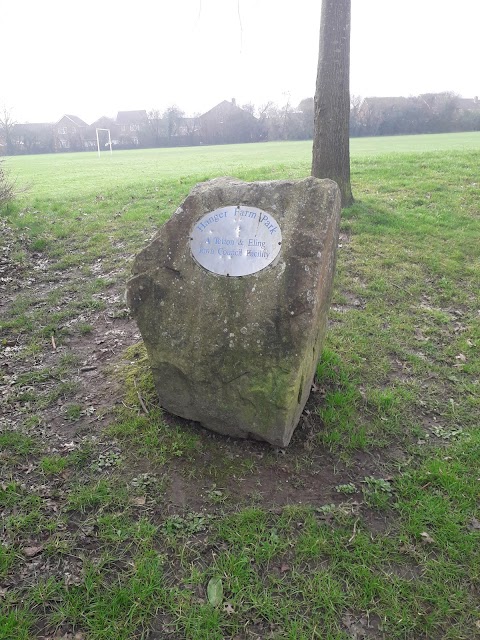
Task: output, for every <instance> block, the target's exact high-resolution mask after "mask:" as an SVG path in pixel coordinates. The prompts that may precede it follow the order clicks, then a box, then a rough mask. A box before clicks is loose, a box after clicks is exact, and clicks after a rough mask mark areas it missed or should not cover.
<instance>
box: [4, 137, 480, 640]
mask: <svg viewBox="0 0 480 640" xmlns="http://www.w3.org/2000/svg"><path fill="white" fill-rule="evenodd" d="M7 166H8V167H9V169H10V171H11V172H12V174H14V175H16V176H17V184H18V186H20V187H21V186H24V185H25V186H27V189H26V190H25V191H24V192H23V193H20V194H19V196H18V198H17V200H16V201H15V202H14V203H12V204H11V205H9V207H8V208H5V209H4V210H3V211H2V212H1V215H0V232H1V236H0V237H1V240H0V286H1V287H2V297H1V299H0V313H1V317H0V345H1V348H2V352H1V355H0V371H1V374H0V375H1V376H2V377H1V380H2V386H1V388H0V397H1V398H2V403H1V409H0V420H2V423H1V431H0V469H1V471H0V514H1V517H2V529H1V532H0V535H1V538H0V640H30V639H33V638H38V639H40V638H42V639H44V638H50V639H53V638H65V639H70V640H73V639H74V638H76V639H77V640H82V639H83V640H132V639H137V638H138V639H139V638H150V639H154V640H160V639H162V640H163V639H164V638H172V639H174V640H180V639H182V638H188V639H191V640H221V639H223V638H229V639H232V640H234V639H235V640H239V639H245V640H247V639H248V640H253V639H258V638H261V639H264V638H271V639H290V640H294V639H295V640H297V639H301V640H303V639H304V640H307V639H311V638H320V639H322V640H323V639H328V640H333V639H335V640H349V639H358V640H359V639H360V638H375V639H380V638H382V639H385V640H392V639H398V640H400V639H402V640H405V639H409V640H420V639H424V640H436V639H440V638H442V639H443V638H444V639H450V640H467V639H468V640H470V639H472V638H474V637H476V636H477V635H478V634H479V633H480V607H479V602H480V593H479V584H480V580H479V578H480V544H479V543H480V514H479V508H478V507H479V501H478V500H479V482H480V479H479V471H478V470H479V462H480V436H479V430H478V422H479V414H480V383H479V378H480V357H479V345H480V315H479V309H480V293H479V292H480V252H479V239H480V216H479V213H480V211H479V193H480V189H479V170H478V168H479V166H480V133H472V134H455V135H454V134H452V135H438V136H412V137H398V138H376V139H357V140H353V141H352V186H353V191H354V196H355V198H356V202H355V204H354V205H353V206H352V207H351V208H349V209H347V210H345V211H344V212H343V214H342V225H341V238H340V247H339V257H338V266H337V274H336V280H335V291H334V297H333V300H332V308H331V313H330V327H329V332H328V337H327V343H326V345H325V350H324V353H323V355H322V359H321V361H320V363H319V367H318V380H317V382H316V385H315V387H314V389H313V390H312V394H311V398H310V400H309V403H308V405H307V412H306V414H305V416H304V418H303V420H302V422H301V424H300V425H299V427H298V429H297V431H296V433H295V435H294V438H293V440H292V443H291V445H290V446H289V447H288V449H287V450H286V451H284V452H282V451H278V450H275V449H273V448H271V447H269V446H267V445H263V444H261V443H253V442H252V443H243V442H241V443H239V442H236V441H232V440H229V439H226V438H222V437H220V436H217V435H214V434H210V433H208V432H206V431H204V430H202V429H200V428H199V427H198V426H197V425H195V424H192V423H189V422H186V421H182V420H179V419H175V418H174V417H172V416H169V415H168V414H165V413H163V412H162V411H161V410H160V409H159V408H158V407H157V406H156V402H155V394H154V392H153V388H152V381H151V377H150V374H149V371H148V366H147V363H146V359H145V353H144V350H143V346H142V344H141V341H140V337H139V335H138V333H137V330H136V327H135V325H134V324H133V322H132V320H131V319H130V318H129V316H128V312H127V310H126V309H125V308H124V297H123V292H124V288H125V282H126V279H127V278H128V274H129V269H130V264H131V260H132V256H133V255H134V254H135V253H136V252H137V251H138V250H139V249H140V248H141V247H142V246H143V244H144V243H145V242H146V241H147V240H148V239H150V238H151V237H152V235H153V233H154V232H155V229H156V228H158V225H160V224H162V223H163V222H164V221H165V220H166V219H168V217H169V216H170V215H171V214H172V213H173V211H174V210H175V208H176V207H177V206H178V205H179V203H180V202H181V200H182V198H183V197H184V196H185V195H186V194H187V193H188V191H189V190H190V188H191V187H192V186H193V185H194V184H195V183H196V182H198V181H200V180H205V179H208V178H210V177H215V176H217V175H225V174H228V175H233V176H236V177H239V178H242V179H248V180H264V179H280V178H287V177H288V178H300V177H303V176H306V175H308V173H309V166H310V144H309V143H306V142H305V143H303V142H302V143H268V144H261V145H238V146H229V147H208V148H195V149H172V150H166V149H162V150H145V151H131V152H117V153H114V155H113V157H109V156H108V155H106V154H105V155H104V156H102V158H101V159H100V160H99V159H98V158H97V157H96V155H94V154H65V155H51V156H38V157H35V156H30V157H21V158H12V159H8V160H7Z"/></svg>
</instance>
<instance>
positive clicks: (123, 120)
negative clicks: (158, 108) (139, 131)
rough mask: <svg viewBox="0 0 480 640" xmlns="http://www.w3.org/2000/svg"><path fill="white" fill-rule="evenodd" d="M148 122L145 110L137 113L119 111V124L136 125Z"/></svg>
mask: <svg viewBox="0 0 480 640" xmlns="http://www.w3.org/2000/svg"><path fill="white" fill-rule="evenodd" d="M146 120H148V116H147V112H146V111H145V109H139V110H137V111H119V112H118V113H117V120H116V122H117V124H135V123H138V122H143V121H146Z"/></svg>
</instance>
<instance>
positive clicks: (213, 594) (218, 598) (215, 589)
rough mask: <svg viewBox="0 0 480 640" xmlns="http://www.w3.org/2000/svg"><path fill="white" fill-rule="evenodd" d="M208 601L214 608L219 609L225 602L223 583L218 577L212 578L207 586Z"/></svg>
mask: <svg viewBox="0 0 480 640" xmlns="http://www.w3.org/2000/svg"><path fill="white" fill-rule="evenodd" d="M207 596H208V601H209V602H210V604H211V605H212V607H218V606H219V605H220V604H222V600H223V583H222V579H221V578H219V577H218V576H216V577H214V578H211V579H210V581H209V583H208V585H207Z"/></svg>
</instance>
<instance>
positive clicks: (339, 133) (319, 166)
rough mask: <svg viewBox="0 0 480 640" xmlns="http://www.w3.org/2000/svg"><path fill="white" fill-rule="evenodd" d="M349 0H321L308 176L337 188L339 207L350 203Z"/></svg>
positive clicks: (351, 200)
mask: <svg viewBox="0 0 480 640" xmlns="http://www.w3.org/2000/svg"><path fill="white" fill-rule="evenodd" d="M350 15H351V0H322V19H321V23H320V51H319V55H318V70H317V86H316V92H315V117H314V133H313V162H312V175H313V176H315V177H316V178H330V179H331V180H334V181H335V182H336V183H337V184H338V186H339V187H340V191H341V194H342V207H348V206H349V205H350V204H352V202H353V196H352V189H351V186H350V140H349V134H350V131H349V125H350V89H349V79H350Z"/></svg>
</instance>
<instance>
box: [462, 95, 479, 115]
mask: <svg viewBox="0 0 480 640" xmlns="http://www.w3.org/2000/svg"><path fill="white" fill-rule="evenodd" d="M457 104H458V109H459V110H460V111H473V112H480V100H479V99H478V96H475V97H474V98H457Z"/></svg>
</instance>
